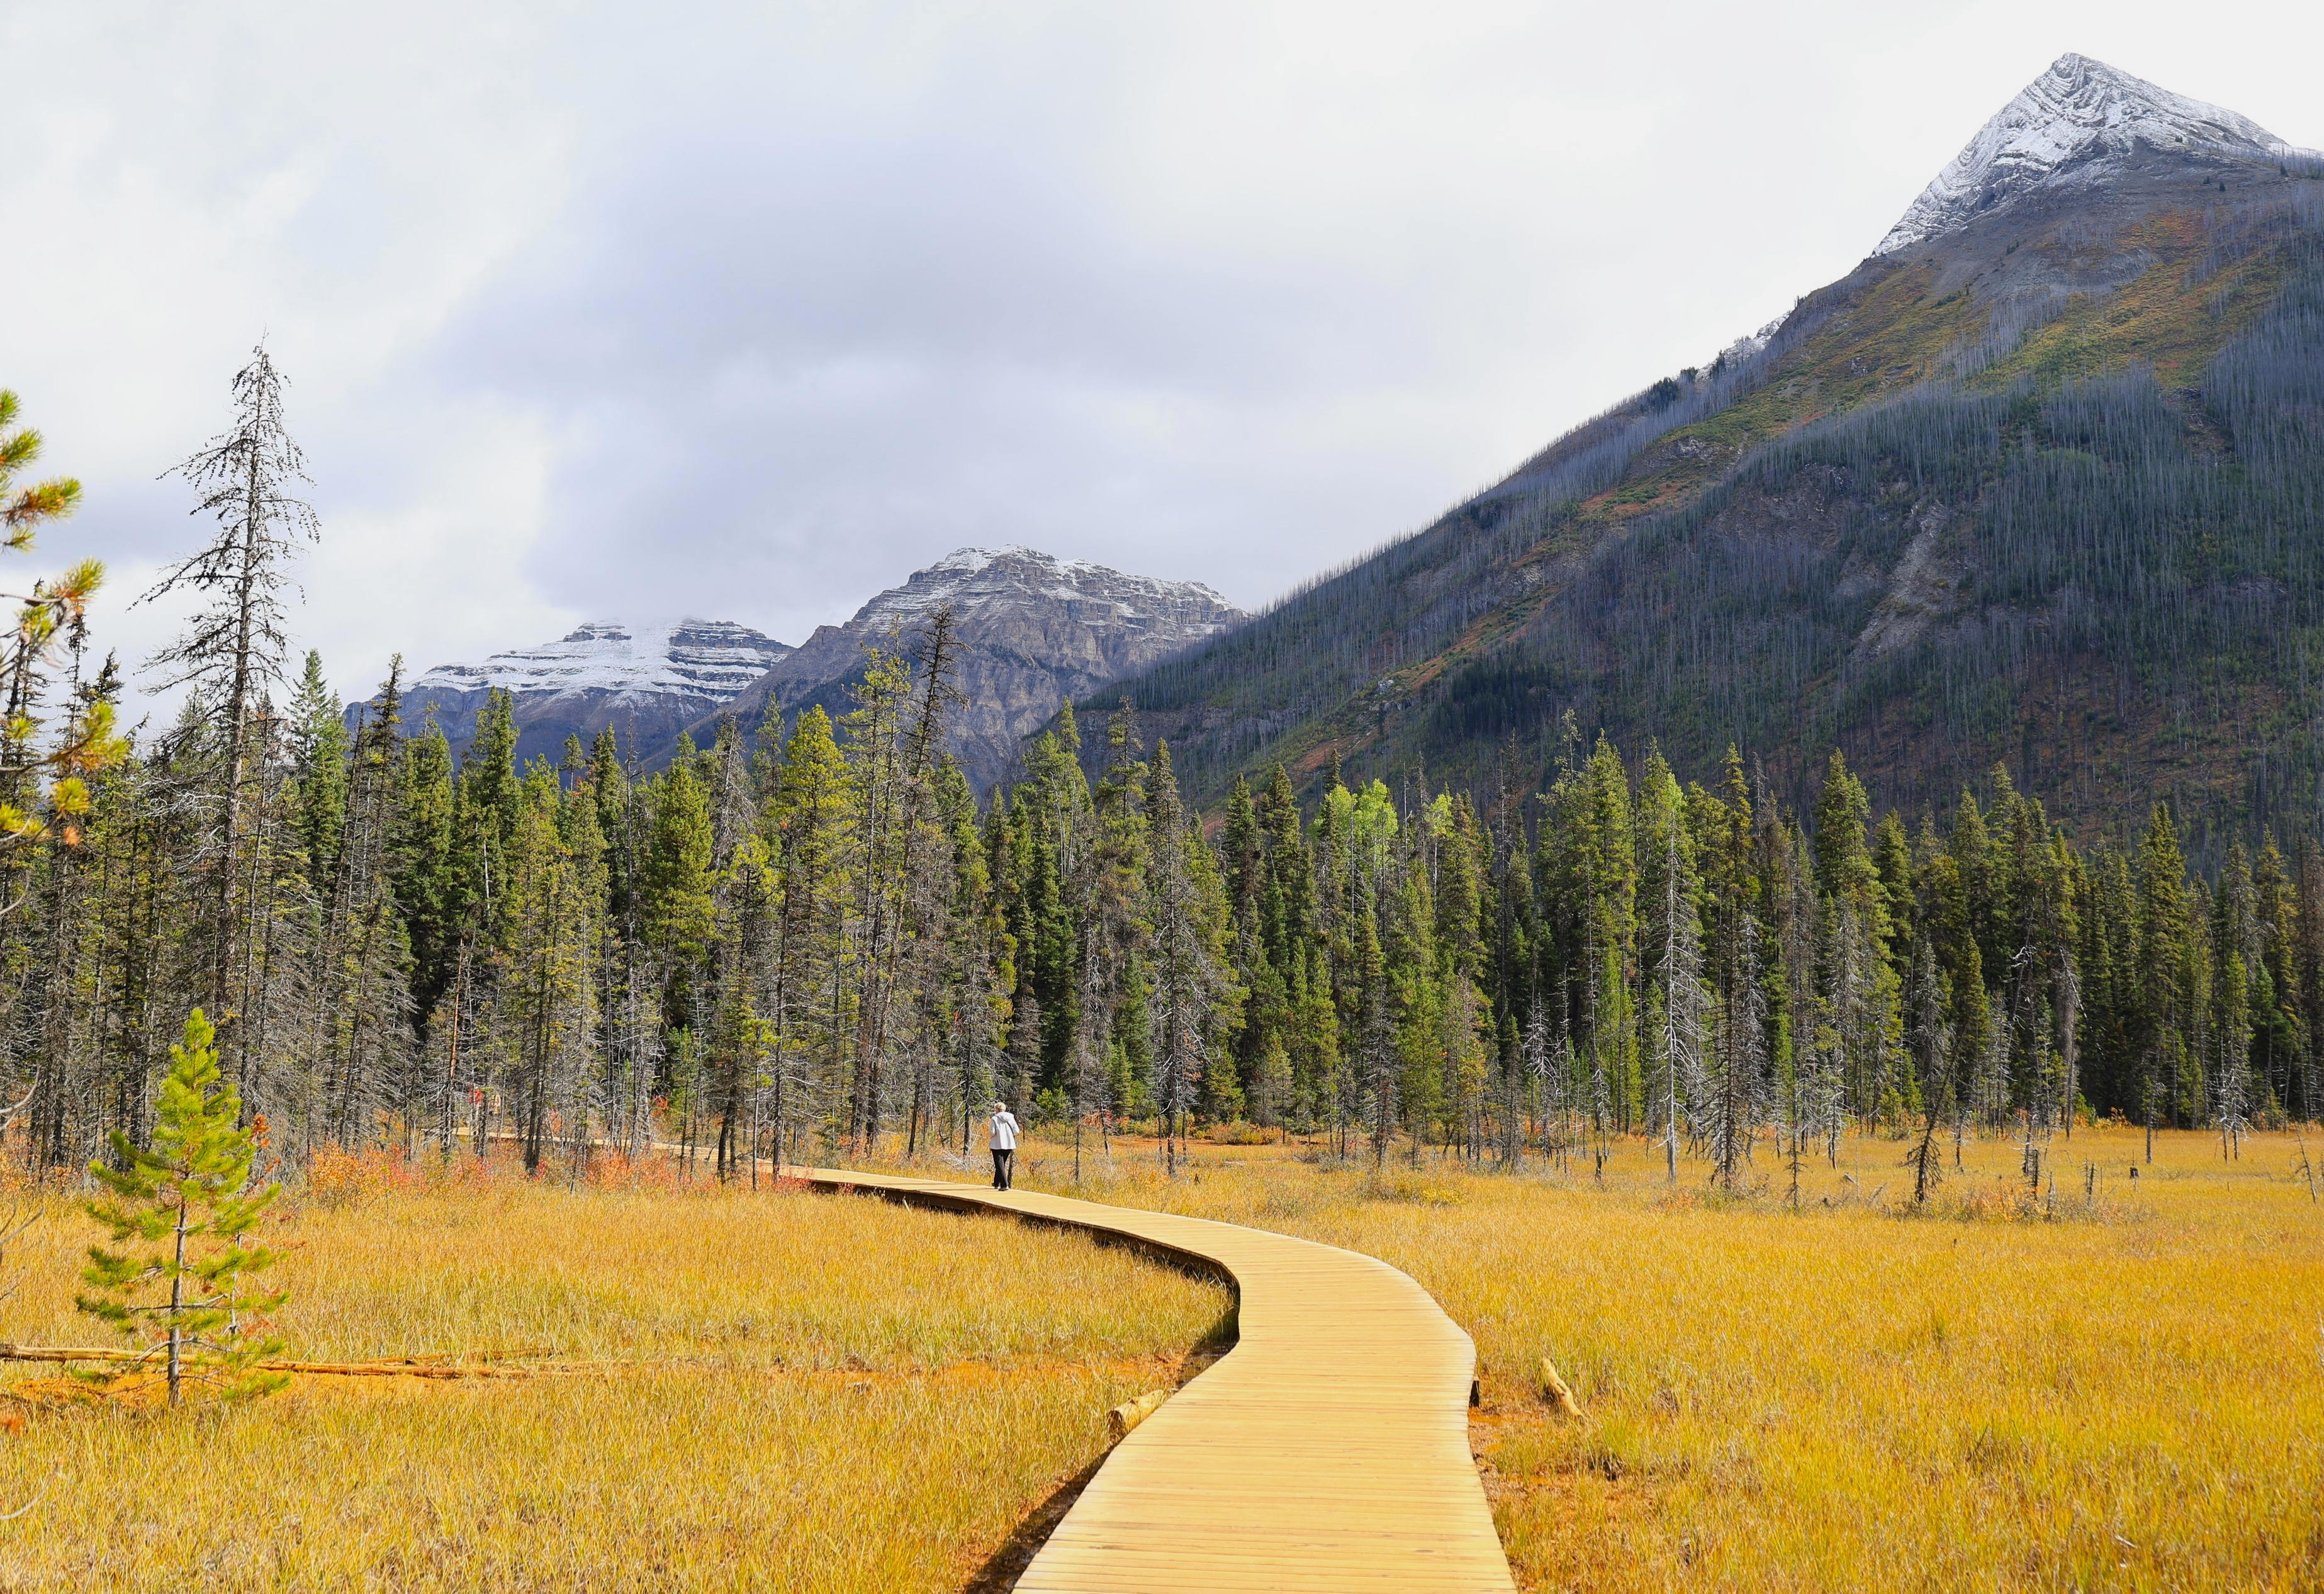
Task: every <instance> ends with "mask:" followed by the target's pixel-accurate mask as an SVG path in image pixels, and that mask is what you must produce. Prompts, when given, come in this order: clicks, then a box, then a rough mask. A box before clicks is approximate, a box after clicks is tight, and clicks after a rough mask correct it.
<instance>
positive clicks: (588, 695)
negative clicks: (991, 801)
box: [350, 546, 1245, 787]
mask: <svg viewBox="0 0 2324 1594" xmlns="http://www.w3.org/2000/svg"><path fill="white" fill-rule="evenodd" d="M943 603H949V604H952V605H953V607H954V612H955V616H956V620H957V622H958V631H957V635H958V637H959V640H960V642H961V655H960V668H961V670H962V676H963V682H964V686H967V687H969V692H968V701H967V703H966V704H965V705H964V708H963V710H962V712H961V713H960V714H959V715H958V722H959V723H957V724H956V725H955V727H954V739H953V748H952V751H954V753H955V754H956V755H957V756H959V757H960V758H961V759H962V760H963V762H964V765H965V766H967V767H968V769H969V770H970V773H971V778H972V779H973V780H975V781H976V782H977V783H978V784H979V785H980V786H981V787H982V786H986V785H990V784H991V783H992V782H993V781H995V780H998V779H1001V778H1003V777H1004V776H1005V775H1006V774H1007V773H1008V772H1009V770H1010V769H1012V768H1013V766H1014V761H1015V758H1016V744H1017V742H1019V741H1020V740H1021V739H1022V737H1023V736H1024V735H1025V734H1026V733H1028V732H1029V731H1031V730H1032V729H1034V728H1035V727H1036V726H1037V724H1038V723H1040V722H1041V721H1043V720H1046V719H1047V717H1048V715H1049V714H1053V713H1055V712H1056V706H1057V705H1058V704H1060V703H1063V702H1066V701H1070V700H1071V699H1073V698H1074V697H1077V696H1082V695H1083V694H1084V693H1085V692H1087V691H1089V690H1091V689H1093V688H1094V687H1096V686H1101V685H1102V684H1103V683H1104V682H1106V681H1109V680H1111V679H1114V678H1116V677H1120V675H1123V674H1126V673H1129V672H1130V671H1133V670H1136V669H1139V668H1145V667H1147V666H1148V665H1150V664H1152V663H1155V662H1157V661H1158V660H1160V659H1164V658H1167V657H1168V656H1170V655H1171V654H1173V653H1175V652H1176V651H1178V650H1181V649H1183V648H1185V647H1186V646H1189V645H1191V644H1194V643H1196V642H1199V641H1202V640H1206V639H1209V638H1212V637H1214V636H1216V635H1217V634H1219V633H1220V632H1221V631H1225V630H1228V629H1231V628H1232V627H1233V626H1235V625H1238V624H1240V623H1241V622H1242V621H1243V620H1244V618H1245V616H1244V615H1243V614H1242V613H1241V611H1240V610H1238V609H1236V608H1235V607H1234V606H1233V605H1232V604H1229V603H1228V602H1227V601H1226V600H1225V599H1224V598H1222V597H1221V596H1220V595H1219V594H1217V593H1216V592H1215V591H1213V589H1211V588H1210V587H1208V586H1206V585H1203V584H1202V583H1200V582H1187V581H1170V580H1166V579H1163V578H1161V577H1158V576H1134V575H1129V574H1125V573H1123V572H1121V571H1119V570H1114V569H1112V568H1111V567H1107V566H1103V565H1100V564H1097V563H1095V562H1093V561H1091V560H1087V559H1061V558H1058V557H1055V556H1052V555H1049V554H1047V553H1043V552H1041V551H1039V550H1038V549H1035V548H1025V547H1022V546H1010V547H1006V548H958V549H955V550H954V551H953V552H952V553H951V554H948V555H946V556H945V557H944V558H943V559H940V560H938V561H937V562H936V563H935V564H934V565H931V566H928V567H926V568H923V569H920V570H917V571H915V572H913V573H912V574H911V576H908V578H907V579H906V580H905V581H904V582H903V583H901V584H900V585H897V586H894V587H890V588H889V589H887V590H886V591H884V592H881V593H879V594H874V595H873V596H872V597H871V598H870V599H869V600H867V601H866V602H865V603H864V604H862V605H861V606H860V607H859V608H858V609H857V610H856V612H855V613H854V614H853V617H851V618H850V619H849V620H847V621H846V622H843V623H841V624H838V625H824V626H818V627H817V628H816V631H815V632H814V634H813V635H811V636H810V637H808V638H807V640H806V641H805V642H803V643H801V644H800V645H799V646H798V647H796V648H793V647H790V646H788V645H786V644H784V643H781V642H779V641H776V640H773V639H771V638H769V637H766V636H764V635H762V634H761V633H760V632H758V631H753V630H752V629H751V628H749V627H747V626H742V625H739V624H736V623H734V622H728V621H699V620H687V621H679V622H657V623H655V624H652V625H647V624H640V623H632V622H624V621H593V622H586V623H585V624H583V625H581V626H578V627H576V629H575V630H574V631H571V632H570V633H568V634H567V636H566V637H564V638H562V639H560V640H558V641H555V642H549V643H543V644H540V645H539V646H536V647H530V648H520V649H512V650H507V651H505V652H503V653H498V654H494V655H493V656H492V657H491V658H490V659H486V660H484V661H483V662H482V663H479V664H447V665H438V666H437V667H435V668H431V669H429V671H427V672H426V673H425V674H423V675H422V676H420V677H418V678H417V679H416V680H414V681H413V682H412V684H411V686H410V689H409V691H408V694H407V698H406V709H405V714H404V718H405V721H406V723H408V724H410V725H418V724H420V723H422V722H423V721H424V720H425V719H426V718H427V717H428V716H429V714H433V715H434V717H435V718H436V719H437V720H438V723H441V724H442V725H443V726H444V728H445V729H446V731H447V734H448V735H449V736H451V737H452V739H453V740H454V741H455V742H456V743H458V742H465V741H466V729H467V726H468V725H469V724H470V723H472V722H473V720H474V716H475V711H476V710H477V709H478V708H480V707H481V706H482V705H483V704H484V700H485V695H486V693H487V692H488V691H489V690H491V689H493V688H495V687H497V688H500V689H503V690H507V691H509V692H510V693H511V695H512V698H513V699H514V706H515V718H516V721H517V725H518V729H519V740H518V756H519V758H520V760H530V759H532V758H535V757H549V758H552V759H553V758H555V757H556V756H557V755H558V751H559V750H560V749H561V747H562V746H563V744H564V742H565V741H566V739H567V737H569V736H577V737H579V738H580V739H581V740H582V741H583V742H589V741H591V740H593V739H594V737H595V734H596V733H598V732H599V731H601V730H604V729H605V728H607V727H609V726H610V727H612V728H613V729H614V730H615V731H616V732H617V733H619V734H621V735H622V736H623V737H624V739H625V740H627V741H629V742H631V743H632V746H633V747H634V749H635V751H636V752H637V755H638V756H639V757H640V758H641V760H643V761H644V762H646V763H647V764H649V765H652V764H657V763H659V762H660V761H661V760H664V759H666V758H667V757H668V756H669V752H670V751H672V750H673V749H674V748H675V746H676V745H677V742H678V737H679V736H680V735H682V734H688V733H692V734H696V736H700V735H704V734H707V733H712V732H714V731H715V726H716V723H717V722H718V721H719V720H721V719H723V718H724V717H726V716H728V715H733V716H735V717H736V718H738V719H739V720H740V721H742V723H744V725H745V728H746V730H747V731H750V732H752V733H755V731H756V728H757V723H758V721H759V718H760V717H761V713H762V712H763V709H764V706H765V705H766V703H767V702H768V700H769V699H770V698H771V699H773V701H774V703H775V705H776V707H777V709H778V711H779V712H780V713H782V714H786V715H794V714H797V713H798V711H799V710H801V709H803V708H805V707H806V706H807V705H808V704H809V703H821V704H822V705H824V706H825V707H826V708H827V709H829V710H831V711H832V712H833V713H835V714H840V713H844V712H845V709H846V706H847V700H848V689H849V687H850V686H852V685H853V683H854V682H855V681H857V680H859V679H860V678H861V676H862V667H863V663H864V649H865V647H866V646H867V645H884V644H887V643H889V642H890V640H891V639H893V638H894V637H896V636H898V635H899V634H902V633H907V632H908V631H911V630H912V629H913V628H914V627H915V626H917V625H918V622H920V620H921V619H922V617H924V616H925V615H926V614H927V613H928V612H929V611H930V610H931V609H933V608H934V607H935V606H936V604H943ZM353 712H359V711H351V716H350V717H351V718H352V717H353Z"/></svg>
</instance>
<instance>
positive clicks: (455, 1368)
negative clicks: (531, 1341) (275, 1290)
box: [0, 1344, 533, 1378]
mask: <svg viewBox="0 0 2324 1594" xmlns="http://www.w3.org/2000/svg"><path fill="white" fill-rule="evenodd" d="M165 1354H166V1352H165V1351H164V1350H161V1349H155V1350H115V1349H113V1348H111V1347H108V1346H104V1345H5V1344H0V1361H56V1362H65V1361H102V1362H112V1363H115V1364H116V1365H134V1366H141V1367H143V1366H152V1367H158V1366H160V1365H161V1359H162V1358H163V1357H164V1355H165ZM253 1365H254V1366H256V1367H258V1368H263V1370H265V1371H267V1372H270V1373H315V1374H318V1375H322V1376H326V1377H343V1378H521V1377H529V1376H530V1373H531V1372H532V1370H533V1369H532V1368H503V1367H463V1366H459V1365H457V1364H455V1363H450V1362H447V1361H443V1360H441V1359H436V1358H419V1357H412V1358H403V1359H382V1360H374V1361H288V1360H283V1359H279V1358H271V1359H267V1360H264V1361H260V1362H256V1363H254V1364H253Z"/></svg>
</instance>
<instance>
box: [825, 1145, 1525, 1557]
mask: <svg viewBox="0 0 2324 1594" xmlns="http://www.w3.org/2000/svg"><path fill="white" fill-rule="evenodd" d="M781 1173H782V1176H783V1177H785V1178H786V1179H795V1180H799V1181H803V1182H805V1183H807V1184H811V1185H813V1186H816V1187H817V1188H820V1189H825V1190H834V1191H843V1190H844V1191H856V1192H860V1193H865V1194H873V1195H881V1196H884V1197H887V1198H889V1199H891V1200H901V1201H905V1202H916V1203H927V1204H930V1205H936V1206H941V1207H945V1208H949V1209H952V1210H954V1211H969V1212H999V1213H1006V1214H1008V1215H1010V1216H1012V1217H1017V1218H1020V1219H1024V1220H1028V1221H1033V1222H1037V1223H1042V1224H1058V1225H1063V1226H1065V1227H1070V1228H1075V1229H1081V1230H1088V1231H1091V1232H1092V1233H1094V1234H1097V1235H1100V1236H1103V1237H1106V1238H1109V1239H1120V1240H1126V1241H1129V1242H1130V1243H1132V1244H1135V1245H1138V1246H1139V1247H1141V1248H1147V1249H1148V1250H1151V1251H1153V1252H1155V1253H1157V1254H1158V1255H1160V1256H1161V1257H1163V1258H1168V1259H1172V1260H1176V1261H1178V1262H1181V1263H1184V1264H1185V1265H1189V1266H1192V1267H1196V1268H1199V1269H1201V1270H1203V1271H1204V1272H1208V1273H1212V1274H1215V1275H1217V1276H1220V1277H1222V1278H1223V1279H1224V1280H1226V1281H1227V1282H1228V1283H1229V1284H1230V1285H1231V1286H1232V1287H1233V1288H1234V1290H1235V1292H1236V1295H1237V1309H1236V1322H1237V1331H1238V1332H1237V1339H1236V1342H1235V1345H1234V1347H1233V1349H1232V1350H1229V1351H1228V1352H1227V1353H1226V1354H1225V1355H1224V1356H1222V1357H1221V1358H1220V1359H1218V1360H1217V1361H1216V1362H1214V1363H1213V1364H1212V1365H1211V1367H1210V1368H1208V1369H1206V1370H1205V1371H1203V1373H1201V1374H1200V1375H1199V1376H1197V1377H1195V1378H1194V1379H1193V1380H1192V1381H1191V1382H1189V1383H1188V1384H1186V1385H1185V1387H1183V1388H1182V1389H1180V1390H1179V1391H1178V1392H1177V1393H1176V1395H1175V1396H1173V1397H1172V1398H1171V1399H1170V1400H1169V1401H1167V1403H1165V1404H1164V1405H1162V1406H1161V1407H1160V1409H1159V1410H1157V1411H1156V1412H1155V1413H1154V1414H1152V1415H1151V1416H1149V1417H1148V1418H1147V1419H1146V1420H1145V1421H1144V1422H1142V1423H1140V1424H1138V1425H1137V1426H1136V1427H1135V1428H1133V1429H1132V1430H1131V1431H1130V1433H1129V1434H1128V1436H1127V1437H1125V1438H1123V1439H1122V1440H1121V1441H1120V1442H1119V1443H1118V1444H1116V1445H1115V1446H1114V1448H1113V1450H1112V1451H1111V1453H1109V1454H1108V1455H1107V1457H1106V1458H1105V1460H1104V1461H1103V1463H1102V1465H1101V1466H1100V1467H1099V1468H1098V1470H1097V1471H1096V1473H1095V1475H1094V1476H1093V1479H1091V1481H1090V1483H1089V1484H1088V1486H1087V1487H1086V1488H1084V1489H1083V1491H1082V1494H1081V1497H1080V1498H1078V1499H1077V1500H1075V1501H1074V1505H1073V1506H1072V1507H1071V1508H1070V1509H1069V1510H1067V1511H1066V1513H1065V1516H1064V1517H1063V1518H1062V1519H1060V1520H1059V1522H1058V1523H1057V1525H1056V1527H1055V1528H1054V1529H1052V1531H1051V1532H1050V1534H1049V1536H1048V1538H1047V1542H1046V1543H1044V1544H1043V1545H1042V1547H1041V1549H1040V1551H1039V1553H1037V1555H1035V1557H1034V1559H1033V1561H1032V1563H1031V1565H1030V1566H1028V1568H1027V1569H1026V1571H1025V1572H1024V1574H1023V1575H1022V1576H1021V1577H1020V1578H1019V1580H1018V1582H1017V1585H1016V1586H1017V1588H1018V1589H1020V1590H1023V1591H1024V1594H1129V1591H1139V1594H1149V1591H1150V1594H1165V1591H1176V1590H1185V1591H1188V1594H1191V1591H1193V1590H1196V1589H1202V1590H1219V1591H1221V1594H1224V1591H1228V1590H1236V1589H1286V1590H1314V1591H1316V1594H1321V1591H1323V1590H1326V1589H1379V1590H1382V1591H1386V1590H1389V1589H1396V1590H1406V1591H1412V1594H1435V1591H1437V1590H1444V1591H1448V1594H1449V1591H1452V1590H1461V1591H1462V1594H1509V1591H1510V1590H1511V1589H1513V1588H1514V1586H1515V1585H1514V1584H1513V1583H1512V1581H1511V1580H1510V1577H1509V1571H1508V1559H1507V1557H1506V1556H1505V1555H1504V1554H1503V1553H1502V1550H1501V1545H1500V1541H1499V1536H1498V1535H1497V1534H1495V1532H1494V1530H1493V1521H1492V1514H1491V1512H1490V1510H1489V1507H1488V1506H1487V1505H1486V1501H1485V1495H1484V1489H1483V1487H1482V1485H1481V1484H1480V1482H1479V1480H1478V1477H1477V1471H1476V1464H1475V1461H1474V1460H1473V1459H1472V1457H1471V1452H1470V1449H1469V1438H1468V1406H1469V1401H1470V1397H1471V1388H1472V1379H1473V1377H1474V1373H1475V1367H1476V1350H1475V1347H1474V1346H1473V1345H1472V1344H1471V1341H1470V1340H1469V1336H1468V1335H1467V1334H1465V1333H1463V1332H1462V1331H1461V1329H1460V1328H1459V1326H1458V1325H1457V1324H1455V1323H1454V1322H1452V1319H1451V1318H1449V1317H1447V1316H1446V1315H1445V1314H1444V1312H1443V1308H1441V1307H1440V1306H1438V1305H1437V1304H1436V1302H1435V1301H1434V1299H1433V1298H1432V1297H1431V1296H1430V1295H1428V1293H1427V1292H1426V1291H1425V1290H1424V1289H1422V1288H1421V1287H1420V1285H1418V1284H1416V1283H1415V1282H1414V1281H1413V1280H1412V1279H1411V1278H1410V1277H1409V1276H1406V1275H1405V1274H1403V1273H1400V1272H1398V1271H1397V1269H1395V1268H1393V1267H1389V1266H1388V1264H1387V1263H1385V1262H1382V1261H1380V1260H1379V1259H1378V1258H1373V1257H1368V1256H1365V1255H1363V1254H1362V1253H1360V1252H1358V1251H1351V1250H1343V1249H1341V1248H1337V1247H1334V1246H1328V1245H1323V1244H1321V1243H1319V1242H1317V1241H1314V1240H1306V1239H1296V1238H1294V1237H1292V1236H1290V1235H1284V1234H1277V1233H1273V1232H1271V1231H1269V1230H1262V1229H1250V1228H1246V1227H1244V1226H1242V1225H1240V1224H1235V1223H1225V1222H1219V1221H1213V1220H1211V1219H1206V1218H1190V1217H1185V1216H1182V1215H1180V1214H1178V1213H1175V1212H1155V1211H1150V1210H1148V1209H1145V1208H1141V1207H1118V1206H1110V1205H1107V1204H1105V1203H1102V1202H1092V1201H1082V1200H1077V1199H1074V1198H1073V1197H1069V1196H1059V1195H1049V1194H1046V1193H1039V1192H1035V1191H1021V1190H1020V1191H1007V1192H1003V1191H997V1190H992V1189H989V1188H987V1187H985V1186H983V1185H981V1184H966V1183H963V1182H959V1181H954V1180H945V1179H928V1178H918V1177H913V1176H910V1175H898V1174H874V1173H861V1172H855V1171H852V1170H848V1169H842V1168H807V1167H788V1166H786V1167H785V1168H783V1169H782V1170H781ZM995 1287H996V1288H1001V1289H1006V1288H1008V1287H1009V1281H1007V1280H1005V1279H1001V1280H996V1281H995Z"/></svg>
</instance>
